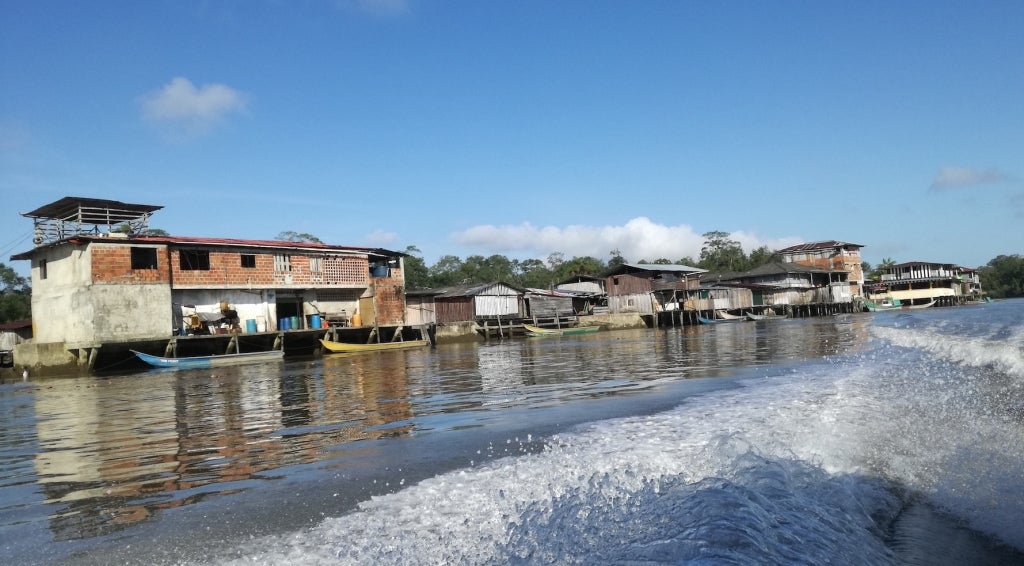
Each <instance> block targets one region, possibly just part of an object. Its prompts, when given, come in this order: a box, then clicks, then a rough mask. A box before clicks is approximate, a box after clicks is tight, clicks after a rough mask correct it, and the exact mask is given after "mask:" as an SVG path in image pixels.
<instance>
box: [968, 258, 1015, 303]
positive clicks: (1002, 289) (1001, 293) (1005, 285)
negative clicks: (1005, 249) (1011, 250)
mask: <svg viewBox="0 0 1024 566" xmlns="http://www.w3.org/2000/svg"><path fill="white" fill-rule="evenodd" d="M978 275H979V276H980V277H981V288H982V290H983V291H985V292H986V293H988V294H989V295H991V296H993V297H997V298H1004V297H1024V257H1022V256H1020V255H1018V254H1014V255H1000V256H996V257H995V258H993V259H992V260H991V261H989V262H988V263H987V264H986V265H985V266H984V267H982V268H981V269H979V270H978Z"/></svg>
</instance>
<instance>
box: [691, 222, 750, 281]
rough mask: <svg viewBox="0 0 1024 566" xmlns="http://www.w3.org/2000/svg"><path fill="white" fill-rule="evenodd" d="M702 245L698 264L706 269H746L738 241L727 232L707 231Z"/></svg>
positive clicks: (745, 262)
mask: <svg viewBox="0 0 1024 566" xmlns="http://www.w3.org/2000/svg"><path fill="white" fill-rule="evenodd" d="M703 236H704V246H703V247H702V248H701V249H700V265H698V267H700V268H702V269H707V270H708V271H718V272H722V271H742V270H744V269H746V264H747V258H746V256H745V255H744V254H743V248H742V247H741V246H740V243H739V242H737V241H736V240H733V239H731V238H730V237H729V233H728V232H719V231H715V232H707V233H705V234H704V235H703Z"/></svg>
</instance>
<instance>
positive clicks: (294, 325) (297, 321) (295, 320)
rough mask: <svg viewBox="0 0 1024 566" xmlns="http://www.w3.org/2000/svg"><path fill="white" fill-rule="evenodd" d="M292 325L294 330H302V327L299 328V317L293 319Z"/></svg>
mask: <svg viewBox="0 0 1024 566" xmlns="http://www.w3.org/2000/svg"><path fill="white" fill-rule="evenodd" d="M290 324H291V327H292V330H302V327H301V326H299V317H297V316H293V317H291V323H290Z"/></svg>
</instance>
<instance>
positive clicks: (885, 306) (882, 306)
mask: <svg viewBox="0 0 1024 566" xmlns="http://www.w3.org/2000/svg"><path fill="white" fill-rule="evenodd" d="M933 305H935V299H932V300H931V301H928V302H927V303H924V304H920V305H912V304H909V303H902V302H900V301H899V300H895V301H890V300H888V299H885V300H883V301H882V302H880V303H875V302H872V301H865V302H864V306H865V308H867V309H868V310H869V311H871V312H881V311H895V310H913V309H926V308H928V307H931V306H933Z"/></svg>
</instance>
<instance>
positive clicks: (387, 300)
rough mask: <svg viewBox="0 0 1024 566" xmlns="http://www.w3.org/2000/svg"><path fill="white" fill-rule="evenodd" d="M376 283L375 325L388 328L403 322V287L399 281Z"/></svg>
mask: <svg viewBox="0 0 1024 566" xmlns="http://www.w3.org/2000/svg"><path fill="white" fill-rule="evenodd" d="M375 281H376V307H377V324H380V325H383V326H388V325H395V324H403V323H404V322H405V287H404V286H403V285H402V284H401V280H400V279H394V278H381V279H377V280H375Z"/></svg>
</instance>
